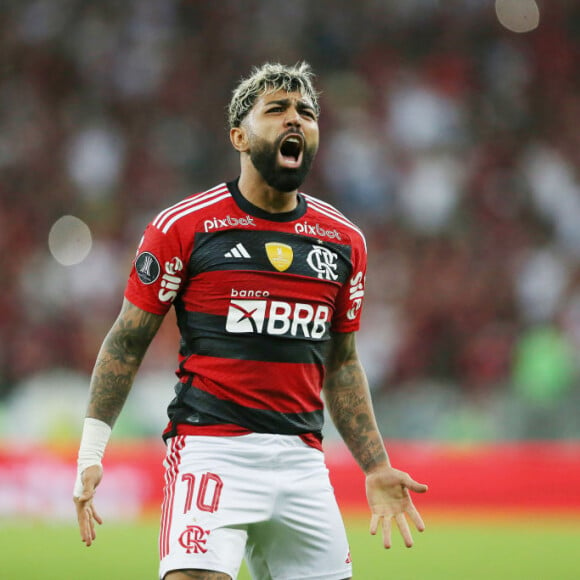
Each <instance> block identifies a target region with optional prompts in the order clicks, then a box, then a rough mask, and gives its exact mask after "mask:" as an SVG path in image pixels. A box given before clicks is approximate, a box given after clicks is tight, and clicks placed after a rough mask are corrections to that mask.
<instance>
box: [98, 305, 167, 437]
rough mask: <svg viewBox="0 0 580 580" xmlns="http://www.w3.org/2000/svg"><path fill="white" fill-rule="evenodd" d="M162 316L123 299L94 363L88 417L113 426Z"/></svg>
mask: <svg viewBox="0 0 580 580" xmlns="http://www.w3.org/2000/svg"><path fill="white" fill-rule="evenodd" d="M162 320H163V316H159V315H156V314H150V313H148V312H145V311H143V310H141V309H140V308H137V307H136V306H133V305H132V304H131V303H130V302H128V301H125V302H124V303H123V308H122V309H121V312H120V313H119V316H118V317H117V320H116V321H115V323H114V324H113V327H112V328H111V330H110V331H109V333H108V334H107V336H106V337H105V340H104V341H103V344H102V346H101V350H100V351H99V354H98V357H97V361H96V363H95V367H94V370H93V375H92V377H91V394H90V401H89V406H88V410H87V416H88V417H94V418H95V419H100V420H101V421H104V422H105V423H107V424H109V425H111V426H113V423H114V422H115V420H116V419H117V417H118V415H119V413H120V412H121V409H122V408H123V405H124V404H125V400H126V399H127V395H128V394H129V391H130V390H131V386H132V385H133V380H134V378H135V375H136V373H137V370H138V369H139V366H140V365H141V361H142V360H143V357H144V356H145V352H146V351H147V348H148V347H149V344H150V343H151V341H152V340H153V337H154V336H155V334H156V333H157V330H158V329H159V326H160V325H161V322H162Z"/></svg>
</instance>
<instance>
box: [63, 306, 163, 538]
mask: <svg viewBox="0 0 580 580" xmlns="http://www.w3.org/2000/svg"><path fill="white" fill-rule="evenodd" d="M162 321H163V316H159V315H156V314H150V313H149V312H145V311H144V310H141V309H140V308H138V307H137V306H134V305H133V304H131V303H130V302H129V301H127V300H125V301H124V302H123V306H122V308H121V312H120V313H119V316H118V317H117V319H116V320H115V322H114V324H113V326H112V328H111V330H110V331H109V333H108V334H107V336H106V337H105V340H104V341H103V344H102V346H101V350H100V351H99V354H98V356H97V361H96V363H95V367H94V369H93V374H92V377H91V391H90V398H89V405H88V409H87V415H86V416H87V418H86V419H85V427H84V429H83V438H82V441H81V447H80V449H79V468H78V476H77V483H76V484H75V493H74V496H75V497H74V502H75V506H76V511H77V519H78V523H79V531H80V534H81V539H82V541H83V542H84V543H85V544H86V545H87V546H90V545H91V544H92V542H93V540H94V539H95V537H96V534H95V522H97V523H98V524H101V523H103V521H102V519H101V517H100V516H99V514H98V513H97V511H96V510H95V506H94V505H93V498H94V496H95V490H96V488H97V486H98V485H99V483H100V482H101V478H102V477H103V468H102V467H101V463H100V458H101V456H102V454H103V453H104V451H105V446H106V444H107V441H108V437H109V433H110V430H111V429H110V428H111V427H112V426H113V424H114V423H115V420H116V419H117V417H118V416H119V413H120V412H121V409H122V408H123V405H124V404H125V401H126V400H127V395H128V394H129V391H130V390H131V387H132V385H133V381H134V379H135V375H136V374H137V370H138V369H139V366H140V365H141V362H142V360H143V357H144V356H145V352H146V351H147V348H148V347H149V344H150V343H151V341H152V340H153V337H154V336H155V334H156V333H157V331H158V330H159V327H160V325H161V322H162Z"/></svg>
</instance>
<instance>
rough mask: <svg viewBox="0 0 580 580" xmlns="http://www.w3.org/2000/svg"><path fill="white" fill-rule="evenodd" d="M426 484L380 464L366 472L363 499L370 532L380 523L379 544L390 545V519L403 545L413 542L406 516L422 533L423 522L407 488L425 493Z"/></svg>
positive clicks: (373, 533)
mask: <svg viewBox="0 0 580 580" xmlns="http://www.w3.org/2000/svg"><path fill="white" fill-rule="evenodd" d="M427 489H428V488H427V486H426V485H424V484H422V483H418V482H417V481H415V480H414V479H412V478H411V477H410V476H409V475H408V474H407V473H404V472H403V471H399V470H398V469H393V468H392V467H389V466H384V467H381V468H379V469H376V470H375V471H373V472H371V473H369V474H368V475H367V478H366V492H367V500H368V502H369V506H370V508H371V525H370V533H371V534H372V535H375V534H376V533H377V530H378V527H379V524H380V523H382V530H383V544H384V546H385V548H390V547H391V545H392V544H391V526H392V520H393V519H394V520H395V522H396V524H397V526H398V528H399V531H400V533H401V535H402V536H403V540H404V542H405V546H407V548H410V547H411V546H412V545H413V536H412V535H411V531H410V529H409V524H408V523H407V518H406V515H408V516H409V518H411V521H412V522H413V523H414V524H415V526H416V528H417V530H419V531H420V532H422V531H423V530H424V529H425V524H424V523H423V519H422V518H421V516H420V514H419V512H418V511H417V510H416V509H415V506H414V505H413V501H412V500H411V496H410V494H409V490H410V491H414V492H416V493H425V492H426V491H427Z"/></svg>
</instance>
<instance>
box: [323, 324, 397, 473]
mask: <svg viewBox="0 0 580 580" xmlns="http://www.w3.org/2000/svg"><path fill="white" fill-rule="evenodd" d="M324 392H325V399H326V404H327V406H328V411H329V413H330V416H331V417H332V420H333V421H334V424H335V425H336V428H337V429H338V431H339V433H340V434H341V436H342V438H343V439H344V442H345V443H346V445H347V446H348V448H349V449H350V451H351V453H352V454H353V456H354V458H355V459H356V460H357V462H358V463H359V465H360V466H361V468H362V469H363V471H365V472H367V471H368V470H370V469H372V468H373V467H374V466H376V465H379V464H380V463H385V462H387V461H388V459H387V455H386V451H385V448H384V445H383V441H382V438H381V435H380V433H379V430H378V427H377V424H376V420H375V415H374V411H373V408H372V402H371V397H370V393H369V389H368V383H367V379H366V375H365V372H364V370H363V368H362V366H361V364H360V362H359V360H358V355H357V352H356V346H355V340H354V334H352V333H350V334H338V333H337V334H336V335H335V336H334V337H333V344H332V348H331V352H330V354H329V357H328V360H327V376H326V380H325V384H324Z"/></svg>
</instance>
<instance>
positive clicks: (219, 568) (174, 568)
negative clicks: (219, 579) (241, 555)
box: [159, 562, 239, 580]
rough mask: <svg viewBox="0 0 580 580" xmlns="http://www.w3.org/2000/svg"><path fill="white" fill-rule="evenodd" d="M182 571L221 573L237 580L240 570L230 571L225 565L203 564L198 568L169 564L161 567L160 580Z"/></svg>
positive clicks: (188, 565)
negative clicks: (171, 573)
mask: <svg viewBox="0 0 580 580" xmlns="http://www.w3.org/2000/svg"><path fill="white" fill-rule="evenodd" d="M180 570H210V571H211V572H220V573H221V574H228V575H229V576H230V577H231V578H235V577H236V576H237V574H238V572H239V570H228V569H227V567H226V566H224V565H223V564H217V563H212V562H203V564H199V565H197V566H192V565H191V564H186V563H176V564H169V565H167V566H160V568H159V580H163V578H165V576H167V574H169V573H170V572H179V571H180Z"/></svg>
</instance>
